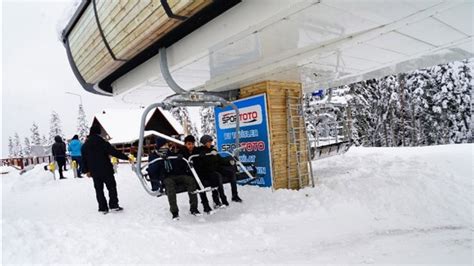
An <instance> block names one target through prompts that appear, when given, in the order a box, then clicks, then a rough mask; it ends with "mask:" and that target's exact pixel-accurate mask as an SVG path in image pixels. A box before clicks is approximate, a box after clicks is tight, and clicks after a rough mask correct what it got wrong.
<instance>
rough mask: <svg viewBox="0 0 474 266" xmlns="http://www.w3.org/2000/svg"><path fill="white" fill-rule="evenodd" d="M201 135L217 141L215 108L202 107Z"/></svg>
mask: <svg viewBox="0 0 474 266" xmlns="http://www.w3.org/2000/svg"><path fill="white" fill-rule="evenodd" d="M200 114H201V135H210V136H212V138H213V139H216V125H215V118H214V107H201V109H200Z"/></svg>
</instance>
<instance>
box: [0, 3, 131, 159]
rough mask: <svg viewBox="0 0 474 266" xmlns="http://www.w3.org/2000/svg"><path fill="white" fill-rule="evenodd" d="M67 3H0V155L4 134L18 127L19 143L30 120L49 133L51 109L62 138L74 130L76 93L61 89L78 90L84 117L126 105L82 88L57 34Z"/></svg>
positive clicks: (5, 145) (27, 132)
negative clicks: (59, 123) (58, 121)
mask: <svg viewBox="0 0 474 266" xmlns="http://www.w3.org/2000/svg"><path fill="white" fill-rule="evenodd" d="M71 2H72V0H70V1H50V2H42V1H4V2H3V8H2V53H3V58H2V74H3V79H2V158H5V157H7V155H8V137H9V136H13V135H14V133H15V132H18V134H19V135H20V137H21V139H22V142H23V139H24V137H30V135H31V132H30V128H31V126H32V124H33V122H36V123H37V124H38V125H39V128H40V133H41V134H44V135H46V137H48V131H49V118H50V115H51V112H52V111H53V110H54V111H56V112H58V113H59V115H60V118H61V120H62V127H63V131H64V133H65V134H66V137H68V138H70V137H72V135H74V134H75V133H76V132H75V129H76V126H77V121H76V119H77V112H78V105H79V97H78V96H74V95H69V94H66V93H65V92H68V91H69V92H73V93H77V94H80V95H82V101H83V104H84V109H85V111H86V114H87V119H88V121H89V122H91V120H92V118H93V116H94V114H95V113H97V112H99V111H101V110H102V109H104V108H111V107H112V108H120V107H127V106H129V105H125V104H123V103H119V102H116V101H115V100H113V99H111V98H108V97H101V96H94V95H93V94H91V93H88V92H86V91H84V90H83V89H82V87H81V86H80V84H79V82H78V81H77V80H76V78H75V77H74V74H73V72H72V70H71V68H70V66H69V63H68V60H67V56H66V50H65V49H64V47H63V45H62V43H61V42H60V41H59V39H58V34H57V28H58V24H60V21H61V19H63V18H64V16H65V14H67V10H68V9H69V8H70V6H71ZM60 28H62V27H60ZM137 134H138V133H137Z"/></svg>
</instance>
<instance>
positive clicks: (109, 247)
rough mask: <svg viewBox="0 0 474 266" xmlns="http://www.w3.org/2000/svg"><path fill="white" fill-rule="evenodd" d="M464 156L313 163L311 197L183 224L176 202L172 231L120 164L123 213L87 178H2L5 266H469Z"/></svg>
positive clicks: (396, 155)
mask: <svg viewBox="0 0 474 266" xmlns="http://www.w3.org/2000/svg"><path fill="white" fill-rule="evenodd" d="M473 147H474V146H473V145H448V146H435V147H422V148H352V149H351V150H349V152H347V153H346V154H344V155H342V156H336V157H332V158H328V159H324V160H320V161H317V162H315V164H314V168H315V174H316V176H317V178H318V184H317V186H316V187H315V188H307V189H304V190H300V191H288V190H278V191H275V192H272V191H271V190H270V189H262V188H257V187H240V188H239V189H240V194H241V197H242V198H243V199H244V203H242V204H237V203H231V205H230V207H229V208H227V209H223V210H219V211H218V212H216V213H215V214H214V215H211V216H202V217H193V216H190V215H188V214H187V211H188V209H189V206H188V204H187V195H185V194H180V195H179V196H178V199H179V206H180V210H181V220H180V221H178V222H175V221H172V220H171V219H170V218H171V216H170V213H169V211H168V203H167V200H166V198H153V197H150V196H148V195H147V194H146V193H145V192H144V191H143V189H142V188H141V186H140V184H139V182H138V180H137V178H136V177H135V176H134V175H133V174H132V172H131V170H130V167H129V166H127V165H121V166H120V168H119V174H118V176H117V182H118V191H119V198H120V203H121V205H122V206H123V207H124V208H125V211H124V212H123V213H110V214H108V215H101V214H98V213H97V210H96V202H95V196H94V189H93V186H92V180H91V179H67V180H61V181H53V180H52V176H51V174H50V173H47V172H44V171H43V170H42V169H41V167H36V168H35V169H33V170H31V171H29V172H27V173H25V174H24V175H21V176H20V175H18V174H17V171H16V170H12V171H11V172H10V173H9V174H5V175H2V186H3V188H2V192H3V205H2V207H3V208H2V211H3V216H2V229H3V232H2V240H3V247H2V251H3V263H33V262H34V263H113V264H115V263H153V264H158V263H160V264H161V263H187V264H190V263H203V264H208V263H224V262H227V263H228V262H231V263H239V264H248V263H280V264H293V263H374V264H380V263H392V264H400V263H430V264H432V263H441V264H454V263H463V264H469V265H470V264H472V263H473V253H472V252H473V243H472V238H473V237H472V236H473V224H472V207H473V199H472V195H473V182H472V181H473ZM66 176H72V173H71V171H68V172H66ZM226 189H227V194H228V195H230V188H229V186H228V185H226ZM200 208H201V206H200ZM201 209H202V208H201Z"/></svg>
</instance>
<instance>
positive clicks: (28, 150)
mask: <svg viewBox="0 0 474 266" xmlns="http://www.w3.org/2000/svg"><path fill="white" fill-rule="evenodd" d="M23 144H24V145H25V146H24V147H23V155H24V156H25V157H28V156H30V154H31V144H30V140H29V139H28V138H27V137H25V141H24V143H23Z"/></svg>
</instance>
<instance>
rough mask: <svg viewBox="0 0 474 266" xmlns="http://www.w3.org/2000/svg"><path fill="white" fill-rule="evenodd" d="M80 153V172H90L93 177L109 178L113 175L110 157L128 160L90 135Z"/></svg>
mask: <svg viewBox="0 0 474 266" xmlns="http://www.w3.org/2000/svg"><path fill="white" fill-rule="evenodd" d="M81 152H82V164H83V165H82V172H83V173H88V172H90V174H91V175H92V176H93V177H110V176H112V175H113V174H114V168H113V166H112V163H111V162H110V156H114V157H117V158H119V159H122V160H128V157H127V155H125V154H123V153H121V152H120V151H118V150H116V149H115V148H114V147H112V145H110V143H108V142H107V141H105V140H104V139H103V138H102V137H101V136H99V135H90V136H89V137H88V138H87V140H86V142H85V143H84V145H82V149H81Z"/></svg>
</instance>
